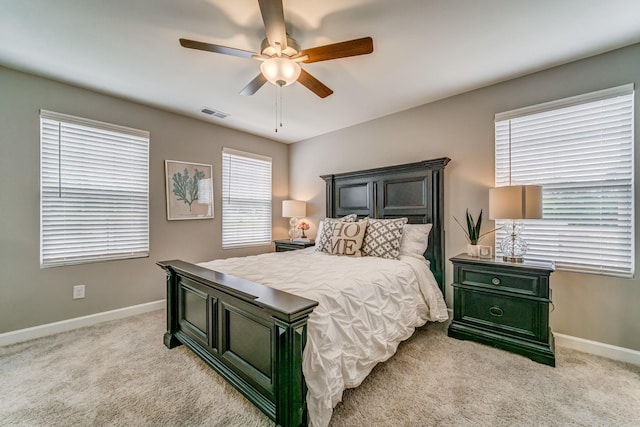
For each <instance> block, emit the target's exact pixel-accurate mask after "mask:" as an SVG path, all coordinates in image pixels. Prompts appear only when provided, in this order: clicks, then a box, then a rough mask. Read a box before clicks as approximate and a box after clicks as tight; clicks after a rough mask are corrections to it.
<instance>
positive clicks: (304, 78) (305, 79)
mask: <svg viewBox="0 0 640 427" xmlns="http://www.w3.org/2000/svg"><path fill="white" fill-rule="evenodd" d="M298 83H301V84H302V85H303V86H304V87H306V88H307V89H309V90H310V91H311V92H313V93H315V94H316V95H318V96H319V97H320V98H326V97H327V96H329V95H331V94H332V93H333V91H332V90H331V89H329V88H328V87H327V86H325V85H324V83H322V82H321V81H320V80H318V79H316V78H315V77H313V76H312V75H311V74H309V73H307V72H306V71H305V70H301V72H300V77H298Z"/></svg>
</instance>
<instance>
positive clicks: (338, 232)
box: [329, 219, 368, 256]
mask: <svg viewBox="0 0 640 427" xmlns="http://www.w3.org/2000/svg"><path fill="white" fill-rule="evenodd" d="M367 222H368V221H367V220H366V219H364V220H362V221H358V222H336V223H334V224H333V233H332V235H331V247H330V248H329V249H330V252H329V253H330V254H332V255H348V256H362V253H361V252H360V248H361V247H362V241H363V240H364V233H365V232H366V231H367Z"/></svg>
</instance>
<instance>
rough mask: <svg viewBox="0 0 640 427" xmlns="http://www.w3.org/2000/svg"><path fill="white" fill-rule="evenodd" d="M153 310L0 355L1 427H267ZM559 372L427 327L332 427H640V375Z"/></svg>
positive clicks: (566, 356)
mask: <svg viewBox="0 0 640 427" xmlns="http://www.w3.org/2000/svg"><path fill="white" fill-rule="evenodd" d="M163 333H164V312H163V311H156V312H152V313H147V314H143V315H139V316H135V317H131V318H128V319H124V320H118V321H114V322H109V323H104V324H101V325H97V326H92V327H88V328H83V329H79V330H76V331H71V332H67V333H63V334H59V335H55V336H51V337H46V338H41V339H38V340H34V341H30V342H26V343H21V344H15V345H12V346H8V347H3V348H0V425H2V426H89V425H100V426H103V425H107V426H243V427H244V426H249V427H253V426H255V427H261V426H272V425H273V423H272V422H271V421H270V420H269V419H268V418H267V417H266V416H265V415H263V414H262V413H261V412H260V411H258V410H257V409H255V408H254V407H253V406H252V405H251V404H250V403H249V402H248V401H247V400H246V399H245V398H244V397H243V396H242V395H240V394H239V393H238V392H236V391H235V390H234V389H233V388H232V387H231V386H229V385H228V384H227V383H226V382H225V381H224V380H222V379H221V378H220V377H219V376H218V375H217V374H215V373H214V372H213V371H212V370H211V369H210V368H208V367H207V365H205V364H204V362H202V361H201V360H200V359H199V358H198V357H196V356H195V355H194V354H193V353H191V352H190V351H189V350H188V349H186V348H184V347H178V348H175V349H173V350H168V349H167V348H166V347H164V346H163V344H162V334H163ZM556 356H557V365H558V367H556V368H550V367H547V366H544V365H540V364H538V363H535V362H532V361H530V360H529V359H527V358H524V357H521V356H517V355H513V354H510V353H507V352H504V351H501V350H497V349H494V348H491V347H488V346H483V345H480V344H476V343H472V342H467V341H458V340H455V339H451V338H448V337H447V336H446V328H445V325H442V324H429V325H427V326H425V327H423V328H421V329H419V330H418V331H416V333H415V334H414V336H413V337H412V338H410V339H409V340H407V341H406V342H404V343H403V344H401V346H400V348H399V350H398V353H397V354H396V355H395V356H394V357H393V358H391V359H390V360H389V361H387V362H386V363H383V364H380V365H378V366H377V367H376V368H375V369H374V371H373V372H372V373H371V374H370V375H369V377H368V378H367V379H366V380H365V382H364V383H363V384H362V385H361V386H360V387H358V388H357V389H353V390H348V391H346V392H345V394H344V399H343V402H342V403H341V404H339V405H338V406H337V407H336V410H335V412H334V416H333V419H332V421H331V425H332V427H339V426H529V425H531V426H566V425H575V426H640V367H637V366H633V365H627V364H623V363H618V362H614V361H611V360H607V359H604V358H600V357H597V356H592V355H588V354H584V353H580V352H577V351H573V350H569V349H565V348H558V349H557V355H556Z"/></svg>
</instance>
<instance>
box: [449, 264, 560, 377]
mask: <svg viewBox="0 0 640 427" xmlns="http://www.w3.org/2000/svg"><path fill="white" fill-rule="evenodd" d="M451 262H452V263H453V282H454V283H453V290H454V296H453V321H452V322H451V325H449V336H450V337H453V338H458V339H465V340H472V341H476V342H479V343H483V344H488V345H491V346H494V347H497V348H501V349H503V350H507V351H511V352H513V353H518V354H521V355H523V356H527V357H529V358H530V359H532V360H535V361H536V362H540V363H544V364H546V365H550V366H555V365H556V358H555V354H554V342H553V333H552V332H551V330H550V328H549V304H550V303H551V291H550V289H549V276H550V275H551V273H552V272H553V271H554V270H555V265H554V263H553V262H538V261H527V260H525V261H524V262H521V263H512V262H506V261H502V260H501V259H480V258H474V257H470V256H468V255H466V254H460V255H457V256H455V257H453V258H451Z"/></svg>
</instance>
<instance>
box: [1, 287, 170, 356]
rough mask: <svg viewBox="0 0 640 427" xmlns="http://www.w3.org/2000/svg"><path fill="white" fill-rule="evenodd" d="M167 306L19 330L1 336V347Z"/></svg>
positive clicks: (137, 307)
mask: <svg viewBox="0 0 640 427" xmlns="http://www.w3.org/2000/svg"><path fill="white" fill-rule="evenodd" d="M165 305H166V300H163V299H162V300H158V301H152V302H147V303H144V304H139V305H132V306H131V307H124V308H119V309H116V310H110V311H104V312H102V313H96V314H90V315H88V316H82V317H76V318H73V319H67V320H62V321H60V322H54V323H47V324H46V325H39V326H34V327H32V328H25V329H18V330H17V331H11V332H6V333H4V334H0V347H2V346H5V345H10V344H16V343H19V342H23V341H28V340H32V339H35V338H41V337H46V336H48V335H53V334H57V333H60V332H66V331H71V330H73V329H78V328H82V327H84V326H91V325H96V324H98V323H102V322H108V321H110V320H117V319H123V318H125V317H129V316H135V315H136V314H142V313H147V312H149V311H154V310H160V309H162V308H164V307H165Z"/></svg>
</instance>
